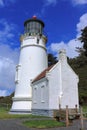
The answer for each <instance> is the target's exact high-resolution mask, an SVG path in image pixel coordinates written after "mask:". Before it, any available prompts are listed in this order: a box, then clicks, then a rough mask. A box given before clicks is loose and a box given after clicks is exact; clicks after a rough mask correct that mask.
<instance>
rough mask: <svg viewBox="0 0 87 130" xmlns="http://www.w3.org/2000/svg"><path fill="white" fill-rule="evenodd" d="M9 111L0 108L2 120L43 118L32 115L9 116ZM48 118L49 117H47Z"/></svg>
mask: <svg viewBox="0 0 87 130" xmlns="http://www.w3.org/2000/svg"><path fill="white" fill-rule="evenodd" d="M9 111H10V109H9V110H7V109H6V108H4V107H0V119H11V118H43V116H34V115H31V114H22V115H21V114H9ZM47 118H48V117H47Z"/></svg>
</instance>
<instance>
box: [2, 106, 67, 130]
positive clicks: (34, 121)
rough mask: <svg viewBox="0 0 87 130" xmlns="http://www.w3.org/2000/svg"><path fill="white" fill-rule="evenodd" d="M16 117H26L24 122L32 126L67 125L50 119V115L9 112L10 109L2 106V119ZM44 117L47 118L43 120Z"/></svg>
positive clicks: (51, 126) (50, 126)
mask: <svg viewBox="0 0 87 130" xmlns="http://www.w3.org/2000/svg"><path fill="white" fill-rule="evenodd" d="M14 118H16V119H24V118H25V121H24V122H23V124H24V125H25V126H28V127H30V128H53V127H61V126H65V123H63V122H57V121H56V120H53V119H50V118H48V117H43V116H34V115H31V114H29V115H28V114H22V115H19V114H9V109H6V108H4V107H0V119H14ZM43 118H45V119H44V120H43ZM26 119H30V120H27V121H26ZM31 119H32V120H31ZM37 119H38V120H37Z"/></svg>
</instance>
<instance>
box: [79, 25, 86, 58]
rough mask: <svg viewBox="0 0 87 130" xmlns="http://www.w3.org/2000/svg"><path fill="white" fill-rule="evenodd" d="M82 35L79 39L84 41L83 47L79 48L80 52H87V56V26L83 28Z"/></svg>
mask: <svg viewBox="0 0 87 130" xmlns="http://www.w3.org/2000/svg"><path fill="white" fill-rule="evenodd" d="M81 32H82V33H81V37H80V38H79V40H80V41H81V42H82V43H83V49H81V48H80V49H79V51H80V53H81V54H83V52H84V54H85V56H86V57H87V26H86V27H85V28H84V29H82V30H81Z"/></svg>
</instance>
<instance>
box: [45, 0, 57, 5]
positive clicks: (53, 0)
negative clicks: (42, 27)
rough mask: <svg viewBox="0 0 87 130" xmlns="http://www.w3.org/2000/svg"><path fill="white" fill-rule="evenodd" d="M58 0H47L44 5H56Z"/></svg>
mask: <svg viewBox="0 0 87 130" xmlns="http://www.w3.org/2000/svg"><path fill="white" fill-rule="evenodd" d="M57 1H58V0H45V1H44V5H45V6H49V5H56V4H57Z"/></svg>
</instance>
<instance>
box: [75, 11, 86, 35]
mask: <svg viewBox="0 0 87 130" xmlns="http://www.w3.org/2000/svg"><path fill="white" fill-rule="evenodd" d="M86 26H87V13H85V14H83V15H82V16H81V17H80V20H79V23H78V24H77V32H78V34H77V37H79V36H80V34H81V30H82V29H84V27H86Z"/></svg>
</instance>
